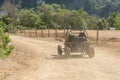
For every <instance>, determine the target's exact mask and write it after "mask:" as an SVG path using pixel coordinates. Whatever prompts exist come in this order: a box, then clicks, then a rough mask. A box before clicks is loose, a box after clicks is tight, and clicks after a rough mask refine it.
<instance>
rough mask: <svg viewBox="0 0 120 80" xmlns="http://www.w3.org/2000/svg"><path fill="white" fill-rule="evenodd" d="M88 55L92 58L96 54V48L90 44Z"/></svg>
mask: <svg viewBox="0 0 120 80" xmlns="http://www.w3.org/2000/svg"><path fill="white" fill-rule="evenodd" d="M88 55H89V57H90V58H93V57H94V56H95V50H94V48H93V47H92V46H89V48H88Z"/></svg>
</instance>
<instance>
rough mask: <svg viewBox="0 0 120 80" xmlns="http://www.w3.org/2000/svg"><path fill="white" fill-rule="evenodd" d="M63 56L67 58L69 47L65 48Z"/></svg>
mask: <svg viewBox="0 0 120 80" xmlns="http://www.w3.org/2000/svg"><path fill="white" fill-rule="evenodd" d="M64 51H65V56H66V57H68V56H69V55H70V48H69V47H65V50H64Z"/></svg>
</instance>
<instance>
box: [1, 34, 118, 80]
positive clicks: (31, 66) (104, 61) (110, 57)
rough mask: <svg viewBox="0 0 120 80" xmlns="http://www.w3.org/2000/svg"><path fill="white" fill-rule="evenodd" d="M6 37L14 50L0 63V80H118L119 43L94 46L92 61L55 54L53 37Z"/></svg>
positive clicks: (78, 56) (77, 55)
mask: <svg viewBox="0 0 120 80" xmlns="http://www.w3.org/2000/svg"><path fill="white" fill-rule="evenodd" d="M116 36H117V40H118V39H119V37H120V34H119V35H116ZM10 37H11V38H12V43H13V45H15V46H16V49H15V51H14V53H13V54H12V55H10V56H9V58H6V59H4V60H3V59H2V60H0V80H120V68H119V67H120V41H111V40H110V41H109V42H107V43H106V42H105V43H104V44H99V45H95V44H94V45H93V46H94V49H95V57H94V58H88V57H87V56H84V57H81V56H80V55H79V54H76V53H74V54H72V55H71V56H70V57H69V58H65V57H64V56H63V57H60V56H58V55H57V45H58V44H62V42H60V41H56V40H54V39H53V38H45V39H42V38H39V39H33V38H28V37H20V36H13V35H11V36H10ZM105 38H106V37H105ZM110 38H112V37H110ZM110 38H107V39H110Z"/></svg>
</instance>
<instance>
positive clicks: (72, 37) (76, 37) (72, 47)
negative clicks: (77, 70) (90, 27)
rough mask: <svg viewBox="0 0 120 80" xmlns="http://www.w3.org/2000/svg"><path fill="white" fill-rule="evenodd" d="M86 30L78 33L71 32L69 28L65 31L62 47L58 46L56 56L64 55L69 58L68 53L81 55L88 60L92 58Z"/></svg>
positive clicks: (92, 50)
mask: <svg viewBox="0 0 120 80" xmlns="http://www.w3.org/2000/svg"><path fill="white" fill-rule="evenodd" d="M87 37H88V35H87V32H86V29H82V30H80V31H79V32H74V33H73V32H72V31H71V28H70V27H69V28H67V29H66V30H65V40H64V46H63V47H62V45H58V54H59V55H60V56H62V55H63V52H64V53H65V56H66V57H68V56H70V53H81V55H82V56H83V55H88V56H89V57H90V58H92V57H94V55H95V51H94V48H93V47H92V46H91V45H90V43H88V41H87Z"/></svg>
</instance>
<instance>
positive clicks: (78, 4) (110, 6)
mask: <svg viewBox="0 0 120 80" xmlns="http://www.w3.org/2000/svg"><path fill="white" fill-rule="evenodd" d="M3 1H4V0H0V5H1V4H2V3H3ZM43 1H44V0H15V4H17V5H20V6H21V8H34V7H36V6H37V5H40V4H41V3H42V2H43ZM11 2H12V3H13V2H14V0H11ZM45 3H47V4H53V3H57V4H61V5H62V4H64V5H65V6H66V8H68V9H80V8H83V9H84V10H85V11H87V12H88V13H89V14H96V15H98V16H100V17H107V16H108V15H109V14H110V13H111V12H114V11H120V0H45Z"/></svg>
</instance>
